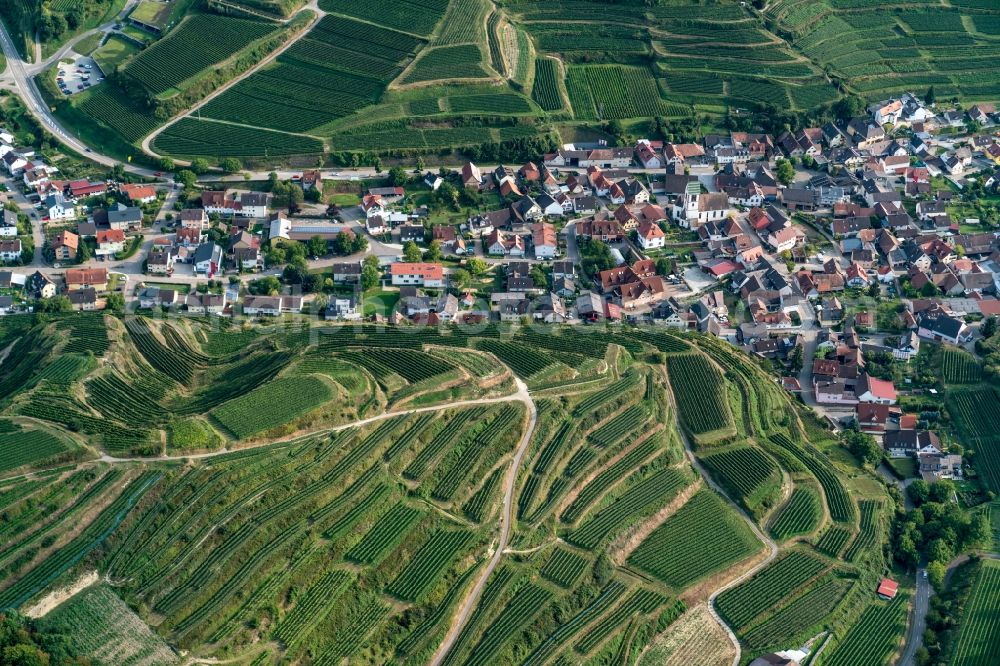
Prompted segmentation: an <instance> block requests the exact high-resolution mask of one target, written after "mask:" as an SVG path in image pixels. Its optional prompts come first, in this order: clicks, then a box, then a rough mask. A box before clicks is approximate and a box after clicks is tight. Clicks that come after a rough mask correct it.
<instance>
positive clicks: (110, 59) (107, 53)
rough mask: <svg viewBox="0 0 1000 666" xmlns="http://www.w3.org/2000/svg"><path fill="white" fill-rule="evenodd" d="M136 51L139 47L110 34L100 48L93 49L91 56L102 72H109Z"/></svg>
mask: <svg viewBox="0 0 1000 666" xmlns="http://www.w3.org/2000/svg"><path fill="white" fill-rule="evenodd" d="M138 52H139V48H138V47H137V46H136V45H135V44H133V43H132V42H129V41H126V40H124V39H122V38H121V37H118V36H117V35H111V36H110V37H108V41H106V42H105V43H104V45H103V46H101V48H99V49H97V50H96V51H94V56H93V57H94V61H95V62H96V63H97V66H98V67H100V68H101V71H102V72H104V73H105V74H111V73H112V72H114V71H115V68H116V67H118V66H119V65H121V64H122V63H123V62H125V61H126V60H128V59H129V58H130V57H131V56H132V55H134V54H136V53H138Z"/></svg>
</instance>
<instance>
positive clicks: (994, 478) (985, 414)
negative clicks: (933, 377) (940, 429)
mask: <svg viewBox="0 0 1000 666" xmlns="http://www.w3.org/2000/svg"><path fill="white" fill-rule="evenodd" d="M945 405H946V406H947V409H948V413H949V415H950V416H951V418H952V420H953V421H954V422H955V424H956V425H957V427H958V429H959V431H960V432H961V433H962V435H963V436H964V440H963V441H964V442H966V443H967V445H969V446H972V447H973V448H975V450H976V457H977V458H978V464H977V470H978V471H979V473H980V474H982V475H983V478H984V480H985V481H986V483H987V484H988V485H989V487H990V489H991V490H993V491H994V492H998V491H1000V435H998V434H997V431H996V426H995V424H996V423H997V421H996V419H997V418H1000V396H998V394H997V392H996V391H995V390H994V389H993V388H992V387H976V388H969V389H956V390H951V391H949V392H948V395H947V397H946V401H945Z"/></svg>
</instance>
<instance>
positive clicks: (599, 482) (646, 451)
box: [559, 437, 658, 523]
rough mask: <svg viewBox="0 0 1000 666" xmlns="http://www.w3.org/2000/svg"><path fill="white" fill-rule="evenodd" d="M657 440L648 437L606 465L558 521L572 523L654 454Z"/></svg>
mask: <svg viewBox="0 0 1000 666" xmlns="http://www.w3.org/2000/svg"><path fill="white" fill-rule="evenodd" d="M657 448H658V440H657V439H656V438H655V437H649V438H646V439H645V440H643V441H642V442H640V443H639V444H638V445H636V446H635V447H633V448H632V449H631V450H630V451H629V452H628V453H627V454H625V455H624V456H622V457H621V458H619V459H618V460H617V461H615V462H614V463H612V464H611V465H608V466H607V467H606V468H605V469H603V470H602V471H601V472H600V473H599V474H598V475H597V476H595V477H594V478H593V480H591V481H590V482H588V483H587V485H585V486H584V487H583V488H582V489H581V490H580V493H579V494H578V495H577V496H576V497H575V498H574V499H573V502H572V503H571V504H570V505H569V506H568V507H566V510H565V511H563V512H562V515H560V516H559V519H560V520H561V521H562V522H564V523H574V522H576V521H577V520H578V519H579V518H580V516H582V515H583V514H584V512H585V511H586V510H587V509H588V508H589V507H590V506H591V505H592V504H593V503H594V502H595V501H597V499H598V498H599V497H600V496H601V495H602V494H604V493H605V492H606V491H607V490H608V489H610V488H611V487H612V486H613V485H615V484H616V483H618V482H619V481H621V480H622V479H624V478H625V477H626V476H627V475H628V473H629V472H631V471H632V470H633V469H635V468H636V467H637V466H638V465H639V464H641V463H642V462H643V461H644V460H646V459H647V458H649V457H650V456H651V455H653V454H654V453H656V451H657Z"/></svg>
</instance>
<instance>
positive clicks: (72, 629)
mask: <svg viewBox="0 0 1000 666" xmlns="http://www.w3.org/2000/svg"><path fill="white" fill-rule="evenodd" d="M42 625H43V627H44V630H45V631H47V632H51V633H56V634H64V635H71V636H73V647H74V648H75V649H77V650H79V651H81V652H82V653H83V654H84V655H86V656H87V657H90V658H91V659H94V660H96V661H99V662H101V663H115V664H120V665H121V666H138V665H140V664H169V663H174V662H176V660H177V655H176V654H174V652H173V650H171V649H170V647H169V646H168V645H167V643H166V642H165V641H164V640H163V639H162V638H160V637H159V636H157V635H156V634H155V633H154V632H153V631H152V630H151V629H150V628H149V627H148V626H147V625H146V623H145V622H143V621H142V619H141V618H139V617H138V616H137V615H136V614H135V613H133V612H132V609H130V608H129V607H128V606H127V605H126V604H125V602H124V601H122V600H121V599H119V598H118V596H117V595H115V593H114V591H113V590H112V589H111V588H110V587H108V586H107V585H98V586H95V587H92V588H89V589H87V590H84V591H83V592H81V593H80V594H78V595H76V596H74V597H73V598H72V599H69V600H68V601H66V602H64V603H62V604H60V605H59V607H57V608H56V609H55V610H54V611H53V612H51V613H49V614H47V615H46V616H45V618H44V620H43V622H42ZM82 626H85V627H87V631H84V632H79V631H77V630H78V629H79V628H80V627H82Z"/></svg>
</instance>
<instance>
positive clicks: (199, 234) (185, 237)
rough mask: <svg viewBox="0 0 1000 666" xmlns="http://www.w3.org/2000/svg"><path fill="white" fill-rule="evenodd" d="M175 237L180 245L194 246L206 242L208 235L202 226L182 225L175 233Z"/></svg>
mask: <svg viewBox="0 0 1000 666" xmlns="http://www.w3.org/2000/svg"><path fill="white" fill-rule="evenodd" d="M174 238H175V239H176V241H177V244H178V245H183V246H184V247H193V246H198V245H201V244H202V243H204V242H205V238H206V236H205V232H204V231H203V230H202V228H201V227H181V228H180V229H178V230H177V233H176V234H174Z"/></svg>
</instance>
